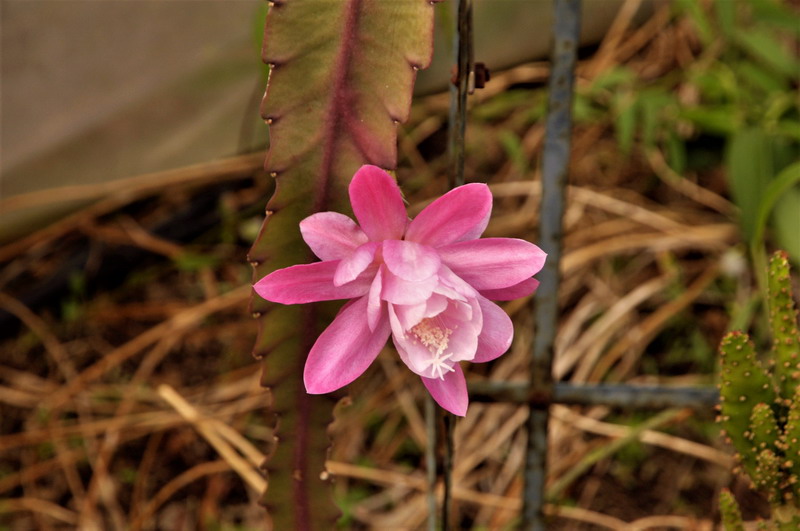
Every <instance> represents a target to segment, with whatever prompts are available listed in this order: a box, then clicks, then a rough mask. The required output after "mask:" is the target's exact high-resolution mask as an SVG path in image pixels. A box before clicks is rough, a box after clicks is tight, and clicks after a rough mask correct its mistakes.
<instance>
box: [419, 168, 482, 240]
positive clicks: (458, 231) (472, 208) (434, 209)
mask: <svg viewBox="0 0 800 531" xmlns="http://www.w3.org/2000/svg"><path fill="white" fill-rule="evenodd" d="M491 213H492V193H491V192H490V191H489V187H488V186H486V185H485V184H480V183H472V184H465V185H464V186H459V187H458V188H454V189H453V190H450V191H449V192H447V193H446V194H444V195H443V196H442V197H440V198H439V199H437V200H436V201H434V202H433V203H431V204H430V205H428V206H427V207H426V208H425V210H423V211H422V212H420V213H419V215H418V216H417V217H416V218H414V220H413V221H412V222H411V223H410V224H409V226H408V230H406V238H405V239H406V240H409V241H413V242H417V243H422V244H425V245H430V246H431V247H440V246H442V245H447V244H450V243H455V242H458V241H462V240H471V239H475V238H477V237H478V236H480V235H481V234H482V233H483V231H484V229H485V228H486V225H487V224H488V223H489V216H490V215H491Z"/></svg>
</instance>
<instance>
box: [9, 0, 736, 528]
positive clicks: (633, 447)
mask: <svg viewBox="0 0 800 531" xmlns="http://www.w3.org/2000/svg"><path fill="white" fill-rule="evenodd" d="M631 4H635V2H631ZM625 16H626V15H625V12H623V14H622V15H621V18H620V20H619V21H618V24H616V25H615V26H614V31H613V32H612V33H610V34H609V36H608V37H607V39H606V41H605V42H604V43H603V44H602V45H601V46H600V48H599V51H598V52H597V53H596V54H595V55H594V56H593V57H592V58H590V59H588V60H586V61H583V62H581V65H580V68H579V85H584V86H585V85H586V84H589V83H590V82H591V81H592V79H593V77H594V76H596V75H598V73H600V72H602V71H603V70H604V69H606V68H608V67H609V66H610V65H614V64H618V63H619V62H623V61H624V62H626V63H627V64H628V66H629V67H631V68H633V69H635V70H636V71H637V72H639V73H640V75H642V76H644V77H657V76H659V75H663V74H664V73H667V72H669V71H671V70H672V69H675V68H682V67H683V66H685V63H686V61H692V60H694V59H695V53H696V52H695V51H694V49H693V47H692V44H693V42H694V41H693V40H692V38H691V35H690V30H689V29H688V28H687V27H686V25H685V24H684V23H683V22H681V21H680V20H678V21H671V20H670V18H669V16H668V15H667V13H666V11H664V10H661V11H659V12H657V13H656V14H655V15H654V16H653V18H652V19H651V20H650V21H649V22H647V23H646V24H645V25H644V26H642V27H640V28H635V29H631V28H629V27H628V24H627V22H626V19H625V18H624V17H625ZM676 43H679V44H680V45H676ZM546 72H547V66H546V64H537V65H525V66H522V67H520V68H518V69H515V70H512V71H510V72H507V73H504V74H501V75H499V76H497V77H496V78H495V79H494V80H492V82H491V83H490V84H489V85H488V88H487V90H485V91H483V92H482V93H479V94H478V95H477V96H476V98H475V100H474V101H473V102H472V104H473V105H474V106H477V105H482V104H486V103H489V102H492V101H495V99H496V98H503V97H504V95H505V94H506V93H507V91H508V90H509V89H510V88H512V87H514V86H517V85H519V84H520V83H540V82H541V81H542V80H543V79H544V78H545V76H546ZM444 101H445V100H443V99H442V97H440V96H434V97H431V98H428V99H426V100H423V101H420V102H418V103H417V104H416V106H415V108H414V110H413V113H412V120H411V121H410V123H409V124H407V125H405V126H404V127H403V130H402V134H401V140H400V146H401V156H402V163H401V169H400V170H399V171H398V178H399V180H400V182H401V184H402V185H403V186H404V187H405V189H406V191H407V192H408V197H409V199H410V202H411V205H412V206H411V210H412V211H418V210H419V209H421V208H422V206H423V205H424V204H425V203H426V202H427V201H429V200H430V199H431V198H432V197H434V196H435V195H436V194H438V193H440V192H442V191H443V188H444V186H445V184H444V183H445V182H446V180H445V179H444V178H443V177H444V176H443V169H444V166H445V161H444V158H443V156H442V154H441V149H440V147H437V146H438V145H439V144H438V143H436V142H433V141H432V138H433V137H434V136H435V135H436V134H438V133H439V132H441V129H442V124H443V123H444V120H445V116H446V115H445V107H444V105H445V103H444ZM525 109H526V107H525V104H520V105H518V106H517V107H513V108H511V109H510V110H509V112H508V113H507V114H506V115H504V116H501V117H500V118H497V119H495V120H491V121H480V120H473V121H472V122H471V123H470V124H469V128H468V131H469V133H468V140H467V141H468V146H467V150H468V151H467V152H468V157H467V163H468V168H467V175H469V176H474V178H475V179H478V180H481V179H483V178H484V177H488V180H489V182H490V185H491V187H492V190H493V192H494V194H495V198H496V201H495V212H494V216H493V219H492V222H491V224H490V225H489V228H488V230H487V235H492V236H498V235H502V236H507V237H519V238H525V239H528V240H531V241H536V227H537V212H539V210H540V209H541V207H542V206H541V205H540V204H539V199H540V186H539V174H538V169H536V167H537V162H538V157H539V156H540V154H541V145H542V138H543V133H544V131H543V124H541V123H533V124H527V123H525V121H524V120H520V119H518V113H521V112H524V111H525ZM498 131H507V132H511V133H512V134H513V135H516V137H517V138H519V142H520V146H521V150H522V158H523V160H525V161H528V163H526V164H525V165H524V166H520V165H519V164H517V163H516V162H515V161H514V160H512V159H511V158H510V157H509V156H508V153H507V152H506V151H505V150H504V149H503V147H502V146H501V144H500V143H499V140H498V135H497V133H498ZM259 165H260V156H255V157H252V156H250V157H245V158H239V159H236V160H233V161H229V165H228V166H226V164H225V163H222V164H220V163H215V165H214V166H213V167H197V168H193V169H192V170H190V171H184V172H180V173H179V174H175V175H176V176H177V177H176V178H175V179H174V180H170V179H165V178H164V176H163V175H162V176H161V179H149V180H148V181H147V186H145V187H142V186H140V184H136V182H131V183H129V184H130V188H127V189H121V190H115V191H113V192H111V193H110V194H108V195H105V194H106V192H108V190H101V191H92V190H72V191H71V192H70V193H73V194H78V195H81V197H83V196H86V195H88V196H92V194H93V193H96V192H97V193H99V192H102V193H103V197H104V199H103V200H102V201H101V202H99V203H96V204H95V205H94V206H91V207H88V208H87V209H86V210H83V211H81V212H79V213H77V214H75V215H73V216H72V217H70V218H68V219H67V220H65V221H62V222H60V223H58V224H56V225H53V226H52V227H49V228H46V229H43V230H41V231H38V232H36V233H33V234H31V235H30V236H28V237H26V238H25V239H23V240H20V241H18V242H14V243H10V244H8V245H6V246H5V247H2V248H0V257H1V258H2V260H3V262H4V263H3V269H2V270H1V271H0V289H2V290H3V292H4V293H3V294H2V296H0V308H2V309H3V310H5V311H6V312H9V313H10V314H13V315H14V316H16V318H17V319H18V321H19V322H20V323H22V325H21V327H20V329H19V331H18V332H17V333H14V334H11V335H9V334H7V333H4V334H3V335H4V336H7V337H5V339H3V342H2V343H0V351H2V353H3V356H2V362H0V411H2V418H1V419H0V427H2V435H0V523H2V524H3V525H5V526H7V527H9V528H10V529H33V528H36V529H57V528H71V527H80V528H82V529H123V528H128V527H130V528H133V529H194V528H205V529H220V528H230V526H234V525H237V526H240V527H242V528H247V529H250V528H252V529H258V528H262V527H263V525H264V512H263V509H262V508H261V507H260V506H259V505H258V503H257V500H258V499H259V497H260V491H261V490H262V489H263V487H264V484H265V480H264V477H263V475H262V473H261V471H260V470H259V468H258V467H259V464H260V463H261V461H262V460H263V455H262V452H264V451H265V446H266V444H267V443H266V441H268V440H270V438H271V433H270V432H269V430H268V429H267V428H266V423H265V412H264V411H263V409H264V405H265V404H266V403H267V401H268V400H267V391H266V390H264V389H263V388H261V387H260V386H259V384H258V381H259V376H260V375H259V369H258V365H257V364H256V363H254V362H253V360H252V359H251V358H250V356H249V351H250V348H251V346H252V342H253V339H254V333H255V330H254V327H255V325H254V323H253V322H252V321H251V320H250V319H248V318H247V317H246V308H247V299H248V297H249V292H250V289H249V274H250V272H249V266H247V265H246V263H245V259H244V255H245V252H246V250H247V241H246V237H241V236H237V235H235V234H234V236H232V237H231V236H230V235H228V236H225V237H223V236H221V234H223V235H224V234H226V233H224V232H222V231H219V230H215V231H212V232H211V233H210V235H209V234H207V235H205V236H203V237H201V238H199V239H196V240H195V241H193V242H192V243H189V244H187V243H182V242H180V241H177V240H170V239H168V238H165V237H161V236H156V234H155V229H154V227H156V226H157V225H158V223H159V222H161V221H163V220H164V219H168V218H169V216H170V214H171V213H172V212H173V211H174V210H175V209H176V208H178V207H181V206H184V205H187V204H191V203H192V201H194V200H195V198H196V196H197V195H198V194H200V193H202V192H203V190H209V189H210V190H211V191H212V192H213V193H218V190H217V189H216V188H213V186H215V185H211V184H209V183H210V182H214V181H216V182H218V181H219V180H227V181H229V182H230V183H233V184H234V185H235V186H234V187H233V188H230V189H226V190H225V191H224V192H223V193H222V195H221V196H220V197H221V199H220V204H221V205H222V206H223V207H224V209H225V211H226V212H227V213H228V215H229V216H230V217H231V218H232V219H234V222H233V224H234V225H235V226H239V227H246V226H248V224H250V223H252V218H253V214H252V213H253V212H254V211H256V210H258V208H260V207H263V203H264V201H265V199H266V196H267V194H268V193H269V183H268V181H267V180H266V179H265V176H263V175H262V174H261V172H260V170H259V169H258V167H259ZM225 168H227V170H226V169H225ZM231 168H233V169H231ZM229 170H230V171H229ZM215 177H219V179H215ZM718 177H719V176H718V173H716V172H709V173H708V174H701V175H695V176H691V178H685V177H680V176H675V175H673V174H671V173H670V171H669V168H668V167H667V166H666V165H665V163H664V161H663V158H662V157H661V155H660V153H657V152H654V153H650V154H644V155H634V156H632V157H630V158H627V157H623V156H621V155H620V153H619V150H618V147H617V146H616V144H615V142H614V139H613V135H612V132H611V131H610V129H609V127H608V125H607V124H589V125H582V126H580V127H578V128H577V129H576V131H575V135H574V142H573V156H572V174H571V186H570V189H569V201H568V208H567V211H566V215H565V219H564V223H565V235H564V245H565V256H564V262H563V277H564V283H563V286H562V292H561V298H560V303H561V308H562V315H561V325H560V328H559V332H558V336H557V343H556V359H555V364H554V372H555V375H556V377H557V378H559V379H564V380H569V381H572V382H576V383H579V382H600V381H620V382H623V381H624V382H647V383H662V384H665V385H669V384H671V383H674V384H691V383H698V384H699V383H710V382H711V381H712V376H711V374H709V368H708V363H707V361H708V360H705V361H703V360H702V359H701V360H696V359H692V357H691V356H690V355H687V357H686V358H684V359H678V360H677V361H676V360H674V359H672V358H673V357H675V356H676V353H678V352H680V351H681V350H682V349H683V350H684V351H686V350H688V349H690V348H691V347H692V345H695V346H697V345H699V346H698V347H697V348H696V349H695V353H697V352H704V351H713V346H714V345H716V343H717V342H718V340H719V338H720V337H721V335H722V333H723V331H724V329H725V327H726V323H727V315H726V311H727V307H726V305H727V304H728V300H727V299H726V297H728V294H730V293H733V294H734V295H735V296H736V297H737V298H738V300H746V299H747V298H748V297H749V293H750V289H751V288H750V285H751V282H750V279H749V278H748V277H747V276H746V273H742V274H741V275H740V276H738V277H724V271H723V270H722V268H721V267H720V264H721V262H722V257H723V254H724V253H726V252H729V251H730V250H731V249H733V248H735V246H736V245H737V242H738V238H739V236H738V232H737V229H736V227H735V226H734V225H733V223H732V221H731V218H730V214H731V212H732V207H731V205H730V204H729V203H728V201H727V200H726V199H725V198H724V183H723V184H720V182H719V178H718ZM52 193H53V194H59V193H60V192H59V191H54V192H52ZM47 200H48V198H47V197H44V196H37V197H31V198H27V199H25V198H23V199H20V200H19V201H23V202H24V201H29V202H33V203H39V202H42V201H47ZM226 219H228V218H226ZM228 221H230V220H228ZM107 246H111V248H112V249H117V248H123V247H126V248H138V249H143V250H146V251H148V253H150V255H149V258H148V262H147V265H141V266H139V265H137V267H136V268H135V269H134V270H133V271H132V274H130V275H128V277H127V280H125V281H124V282H123V283H122V284H121V285H118V286H116V287H113V288H108V289H102V290H99V291H97V292H95V293H92V294H91V296H88V295H84V294H83V293H82V292H81V290H80V289H75V290H73V293H72V295H70V296H69V297H68V301H67V302H68V303H69V304H68V305H66V306H64V305H62V306H61V307H59V304H61V301H55V300H51V301H49V303H51V304H50V305H47V304H45V305H42V306H39V307H38V308H37V309H36V310H35V311H32V310H31V309H30V308H28V307H27V306H26V305H25V304H23V303H22V302H21V300H22V299H24V297H25V295H26V290H29V289H33V288H34V287H35V286H36V285H37V284H41V283H43V282H45V281H46V280H47V279H48V278H49V277H50V276H52V275H54V274H56V273H58V272H59V271H60V270H61V269H62V268H63V267H65V263H66V262H65V260H66V257H67V256H69V254H70V253H71V252H73V251H74V250H75V249H79V248H88V249H89V250H90V252H89V257H88V262H87V263H88V266H87V268H86V271H87V274H88V273H94V272H97V273H99V275H100V276H102V275H103V274H104V269H103V267H104V264H103V263H98V261H97V257H98V256H102V255H101V254H100V253H99V249H100V247H107ZM203 255H204V256H212V257H214V258H215V260H213V261H212V262H208V263H202V262H200V263H198V262H192V264H193V265H187V263H190V262H187V257H188V258H191V257H196V256H203ZM153 256H156V257H157V258H153ZM93 260H94V261H93ZM723 277H724V278H723ZM724 286H728V287H724ZM730 286H733V287H730ZM505 307H506V310H507V311H508V312H509V313H510V314H511V315H512V316H513V318H514V321H515V323H516V325H517V328H516V330H517V334H516V338H515V341H514V344H513V346H512V348H511V351H510V352H509V353H508V354H506V355H505V356H503V357H502V358H500V359H499V360H497V361H496V362H494V363H492V364H489V365H488V366H473V367H471V370H470V378H473V379H489V380H503V381H507V380H522V379H524V378H525V377H526V373H527V367H528V356H529V352H530V349H531V339H532V334H531V331H530V323H531V311H530V304H529V301H526V300H518V301H512V302H510V303H507V304H506V305H505ZM67 309H69V311H66V310H67ZM70 312H71V313H70ZM704 349H705V350H704ZM354 385H355V386H356V389H357V392H356V393H354V396H357V397H358V398H357V399H354V400H353V403H352V405H351V406H350V407H349V408H347V410H346V412H345V413H344V414H343V416H342V417H341V418H340V419H339V421H338V422H337V423H336V424H335V425H334V430H333V441H334V444H333V449H332V453H331V458H330V459H331V460H330V462H329V464H328V472H329V473H330V474H332V475H333V476H335V478H336V481H335V483H334V486H333V489H334V493H335V496H336V498H337V499H338V500H340V502H341V504H342V506H343V508H344V510H345V514H346V517H347V523H346V526H347V527H369V528H377V529H418V528H421V527H424V525H425V518H426V513H427V506H426V502H425V496H426V492H425V491H426V482H425V475H424V470H423V466H422V463H423V459H422V453H423V448H424V445H425V429H424V425H423V412H422V396H423V390H422V388H421V386H419V385H418V381H417V380H416V379H415V378H413V377H412V375H411V373H410V372H409V371H407V370H404V369H403V367H402V364H401V362H400V361H399V360H398V359H397V357H396V356H393V355H392V353H391V352H390V351H388V350H387V351H385V352H384V353H382V355H381V357H380V358H379V363H377V364H375V365H374V366H373V367H372V368H371V369H370V370H369V371H368V373H367V374H366V375H365V377H363V378H362V379H360V380H359V381H358V382H357V383H356V384H354ZM552 413H553V417H552V422H551V430H550V434H549V437H550V447H551V449H552V451H551V453H550V462H549V480H550V482H551V485H555V486H557V487H558V489H559V490H561V491H562V492H563V497H560V498H558V499H559V500H560V501H559V502H558V503H557V504H551V505H549V506H548V508H547V510H548V512H549V514H551V515H553V516H554V519H553V524H552V525H553V528H554V529H629V530H633V529H694V530H704V529H712V528H713V526H714V524H713V517H714V512H715V502H714V499H715V497H716V492H717V491H718V489H719V488H720V487H721V486H722V485H727V484H729V483H730V481H731V477H730V469H731V460H730V457H729V456H728V455H727V454H726V453H724V452H722V451H720V450H719V449H718V448H717V442H716V437H715V435H714V433H715V431H714V430H713V429H710V428H708V422H709V421H710V419H711V418H712V417H711V412H708V414H706V415H700V417H699V418H696V417H694V416H692V414H691V413H690V412H688V411H675V412H670V413H669V414H665V415H663V416H662V417H659V418H658V419H657V420H658V423H657V424H656V425H654V426H652V427H651V428H650V429H646V430H637V429H636V428H633V427H631V425H635V424H637V423H638V422H641V421H643V420H645V419H647V418H650V417H652V415H651V414H643V413H639V414H636V415H634V416H629V417H626V416H621V414H620V412H616V411H611V410H609V409H608V408H603V407H594V408H577V407H566V406H562V405H556V406H554V407H553V409H552ZM526 417H527V410H526V409H525V408H524V407H518V406H514V405H508V404H477V403H476V404H472V405H471V406H470V413H469V415H468V416H467V417H466V418H465V419H464V420H462V421H460V422H459V423H458V424H457V426H456V431H455V440H456V462H455V470H454V485H455V491H454V498H455V503H454V511H455V513H456V520H455V521H456V522H458V523H459V524H463V525H464V526H466V525H471V526H474V527H476V528H484V529H507V528H512V527H513V526H514V525H515V523H516V522H518V516H519V510H520V506H521V501H520V496H521V491H522V475H521V469H522V468H523V463H524V449H525V443H526V434H525V433H524V429H523V427H524V423H525V419H526ZM375 419H380V420H379V422H376V421H375ZM620 439H622V440H627V441H630V442H631V444H630V445H628V446H624V449H625V451H624V453H623V455H621V456H620V455H619V454H613V455H612V453H611V452H607V453H606V454H603V455H600V457H599V458H598V454H597V453H598V452H603V451H604V448H608V447H609V442H610V441H614V440H620ZM637 441H638V442H637ZM575 470H584V471H585V473H582V474H580V475H578V476H575V475H574V473H572V474H571V471H575Z"/></svg>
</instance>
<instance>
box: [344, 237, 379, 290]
mask: <svg viewBox="0 0 800 531" xmlns="http://www.w3.org/2000/svg"><path fill="white" fill-rule="evenodd" d="M379 246H380V242H367V243H365V244H364V245H362V246H360V247H359V248H358V249H356V250H355V251H353V252H352V253H350V255H348V256H347V258H345V259H344V260H342V261H340V262H339V267H337V268H336V273H335V274H334V275H333V284H334V285H335V286H341V285H343V284H347V283H348V282H352V281H353V280H355V279H356V277H357V276H358V275H360V274H361V273H363V272H364V270H365V269H367V267H369V265H370V264H371V263H372V260H374V259H375V251H376V250H377V249H378V247H379Z"/></svg>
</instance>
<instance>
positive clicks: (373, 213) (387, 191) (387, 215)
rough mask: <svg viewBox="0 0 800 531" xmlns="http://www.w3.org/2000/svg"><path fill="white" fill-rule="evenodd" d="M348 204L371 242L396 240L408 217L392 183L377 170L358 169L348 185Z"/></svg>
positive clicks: (376, 168) (384, 174)
mask: <svg viewBox="0 0 800 531" xmlns="http://www.w3.org/2000/svg"><path fill="white" fill-rule="evenodd" d="M350 203H351V204H352V206H353V213H354V214H355V215H356V219H358V222H359V223H360V224H361V228H362V229H363V230H364V232H365V233H366V234H367V236H369V239H370V240H373V241H380V240H399V239H400V238H402V237H403V232H404V231H405V229H406V224H407V223H408V214H406V207H405V205H404V204H403V198H402V196H401V195H400V188H398V186H397V183H396V182H395V180H394V179H393V178H392V177H391V176H390V175H389V174H388V173H386V172H385V171H383V170H382V169H380V168H378V167H377V166H369V165H365V166H361V169H359V170H358V171H357V172H356V174H355V175H354V176H353V180H352V181H350Z"/></svg>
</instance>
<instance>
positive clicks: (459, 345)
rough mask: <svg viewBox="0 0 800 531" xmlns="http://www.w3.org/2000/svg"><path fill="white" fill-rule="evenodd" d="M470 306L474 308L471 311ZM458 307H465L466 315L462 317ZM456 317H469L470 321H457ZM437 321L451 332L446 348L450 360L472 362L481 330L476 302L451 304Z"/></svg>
mask: <svg viewBox="0 0 800 531" xmlns="http://www.w3.org/2000/svg"><path fill="white" fill-rule="evenodd" d="M470 305H473V306H474V307H473V308H472V309H471V311H470ZM459 306H461V307H466V309H467V310H468V311H467V314H468V315H463V312H459V310H458V307H459ZM459 313H462V315H461V316H459V315H458V314H459ZM458 317H469V318H470V319H469V320H468V321H464V320H457V318H458ZM437 319H439V320H440V321H441V323H442V324H443V325H444V326H446V327H447V328H449V329H450V330H452V331H453V333H452V335H451V336H450V340H449V343H448V346H447V351H448V352H452V354H453V357H452V358H450V359H452V360H453V361H472V360H473V359H474V358H475V355H476V354H477V351H478V346H479V342H478V340H479V337H480V333H481V331H482V329H483V328H482V326H483V316H482V315H481V311H480V307H479V305H478V302H477V301H476V300H475V299H472V300H471V301H470V304H466V303H463V302H454V303H451V305H450V307H449V308H448V309H447V311H445V312H444V313H442V314H440V315H439V316H438V317H437Z"/></svg>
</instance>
